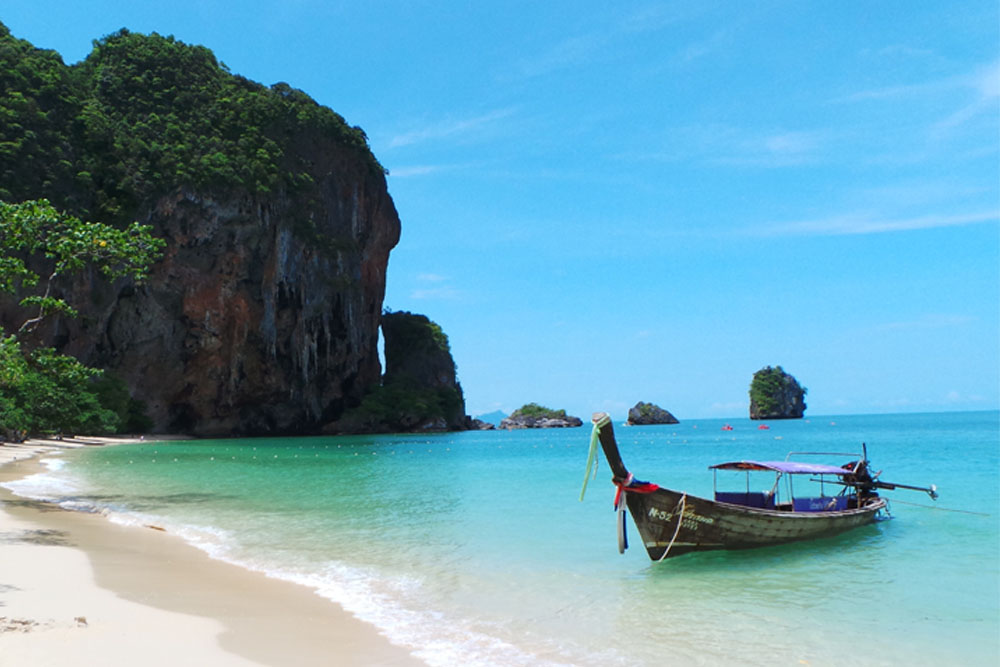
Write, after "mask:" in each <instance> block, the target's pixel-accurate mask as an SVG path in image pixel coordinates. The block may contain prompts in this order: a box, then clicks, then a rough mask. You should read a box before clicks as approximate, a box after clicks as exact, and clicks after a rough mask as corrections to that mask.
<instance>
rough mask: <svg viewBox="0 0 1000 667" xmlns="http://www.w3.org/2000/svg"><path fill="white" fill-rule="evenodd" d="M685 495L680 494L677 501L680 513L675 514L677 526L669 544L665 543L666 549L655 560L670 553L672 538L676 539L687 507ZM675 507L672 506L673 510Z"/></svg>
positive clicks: (686, 495) (672, 543) (672, 544)
mask: <svg viewBox="0 0 1000 667" xmlns="http://www.w3.org/2000/svg"><path fill="white" fill-rule="evenodd" d="M687 497H688V494H687V493H684V494H682V495H681V499H680V501H679V502H678V503H677V507H680V508H681V511H680V513H679V514H678V515H677V527H676V528H674V535H673V537H671V538H670V544H668V545H667V548H666V550H665V551H664V552H663V555H662V556H660V559H659V560H658V561H657V562H660V561H662V560H663V559H664V558H666V557H667V555H668V554H669V553H670V549H671V548H673V546H674V540H676V539H677V533H679V532H681V522H682V521H683V520H684V510H685V509H686V508H687ZM677 507H675V508H674V511H675V512H676V511H677Z"/></svg>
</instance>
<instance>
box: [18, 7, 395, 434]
mask: <svg viewBox="0 0 1000 667" xmlns="http://www.w3.org/2000/svg"><path fill="white" fill-rule="evenodd" d="M0 28H2V26H0ZM0 42H2V44H0V46H4V48H3V49H0V64H3V65H4V68H5V69H4V71H14V70H15V69H16V70H17V71H18V76H17V77H14V78H11V79H10V81H9V82H8V81H7V80H6V79H5V80H4V81H5V85H4V89H3V91H0V92H2V94H0V110H2V109H7V110H8V111H9V114H15V115H16V114H18V113H21V112H20V111H18V109H21V108H22V107H23V108H25V109H28V110H29V111H31V113H28V111H26V112H24V113H23V114H22V115H24V118H23V119H19V122H22V123H28V122H31V123H35V124H39V123H43V122H44V125H38V129H37V131H33V133H32V134H33V136H37V137H42V138H44V139H45V141H44V142H43V141H41V139H38V140H34V139H33V140H32V141H33V143H32V142H28V141H27V140H22V139H23V137H21V134H24V133H20V134H17V133H14V134H11V135H10V137H7V135H6V134H4V133H5V132H6V131H7V129H9V128H10V127H13V126H6V127H4V128H0V139H5V137H6V139H10V141H11V142H15V143H16V142H17V141H20V143H19V144H17V146H15V148H16V149H17V150H18V151H21V152H24V153H25V155H27V154H28V153H27V152H30V153H31V156H32V169H31V170H25V169H19V168H18V163H19V162H22V163H23V161H24V159H22V158H21V157H18V156H19V155H20V153H17V152H11V151H5V152H0V174H4V175H5V176H4V180H3V182H2V183H0V195H2V196H3V197H4V198H7V199H9V200H11V201H19V200H22V199H30V198H40V197H46V198H49V199H51V200H52V201H53V203H54V204H56V206H58V207H59V208H62V209H66V210H68V211H70V212H72V213H74V214H76V215H79V216H81V217H84V218H90V219H98V220H102V221H104V222H109V223H121V222H123V221H129V220H138V221H140V222H142V223H147V224H151V225H152V226H153V228H154V233H155V234H157V235H158V236H161V237H162V238H164V239H166V241H167V247H166V250H165V253H164V256H163V259H162V260H161V261H160V262H158V263H157V264H156V265H155V266H154V267H153V270H152V274H151V277H150V279H149V281H148V282H147V283H146V284H145V285H143V286H141V287H135V286H133V285H132V284H130V283H128V282H124V281H120V282H118V283H115V284H113V285H108V284H106V283H102V282H101V281H99V280H96V279H90V278H88V277H84V278H83V279H81V280H79V281H77V282H75V283H73V284H65V283H64V284H62V285H60V290H61V292H62V295H64V296H66V297H67V298H68V300H69V301H70V303H72V304H73V305H74V306H76V307H77V308H78V310H79V311H80V316H79V317H77V318H74V319H66V318H62V319H53V320H51V321H50V322H48V324H47V325H46V326H45V327H44V328H42V329H40V330H39V331H38V336H37V338H36V339H34V340H33V341H32V343H33V344H46V345H53V346H55V347H57V348H58V349H59V350H60V351H62V352H64V353H67V354H72V355H74V356H77V357H78V358H80V359H81V361H83V362H84V363H86V364H88V365H92V366H98V367H102V368H106V369H110V370H111V371H113V372H114V374H115V375H117V376H119V377H120V378H122V379H123V380H125V381H126V383H127V384H128V386H129V387H130V389H131V391H132V393H133V396H135V397H136V398H138V399H141V400H143V401H145V402H146V404H147V406H148V413H149V416H150V417H152V419H153V422H154V428H153V430H154V431H156V432H169V431H177V432H183V433H191V434H196V435H205V436H211V435H230V434H279V433H288V434H294V433H315V432H319V431H320V430H321V429H322V427H323V425H324V424H326V423H328V422H331V421H334V420H336V419H337V418H338V417H339V416H340V415H341V414H342V413H343V412H344V410H345V409H347V408H350V407H352V406H355V405H357V404H358V403H359V402H360V401H361V399H362V397H363V395H364V391H365V389H366V388H367V387H369V386H372V385H377V384H378V382H379V378H380V375H381V368H380V363H379V359H378V351H377V340H378V331H379V325H380V319H381V314H382V300H383V296H384V291H385V278H386V266H387V262H388V257H389V252H390V250H391V249H392V248H393V247H394V246H395V244H396V243H397V242H398V239H399V233H400V223H399V218H398V216H397V214H396V210H395V206H394V205H393V202H392V199H391V197H390V196H389V194H388V191H387V188H386V180H385V175H384V172H383V171H382V169H381V167H380V166H379V165H378V162H377V161H376V160H375V159H374V157H373V156H372V154H371V152H370V151H369V149H368V146H367V141H366V139H365V136H364V133H363V132H362V131H361V130H360V129H359V128H352V127H350V126H348V125H346V123H345V122H344V120H343V118H341V117H340V116H338V115H337V114H336V113H334V112H333V111H331V110H330V109H328V108H326V107H322V106H320V105H318V104H317V103H316V102H315V101H313V100H312V99H311V98H309V97H308V96H307V95H305V94H304V93H302V92H301V91H296V90H294V89H292V88H290V87H289V86H288V85H287V84H276V85H274V86H272V87H270V88H268V87H264V86H261V85H260V84H256V83H254V82H251V81H248V80H246V79H243V78H242V77H238V76H235V75H232V74H230V73H229V72H228V70H226V69H225V67H224V66H222V65H220V64H219V63H218V62H217V61H216V60H215V58H214V56H213V55H212V54H211V52H210V51H209V50H208V49H205V48H204V47H192V46H188V45H185V44H183V43H181V42H178V41H176V40H174V39H173V38H164V37H160V36H158V35H156V34H155V33H154V34H153V35H149V36H145V35H135V34H132V33H129V32H128V31H125V30H123V31H121V32H119V33H116V34H115V35H111V36H109V37H107V38H105V39H103V40H100V41H98V42H95V48H94V51H93V53H92V54H91V55H90V56H88V58H87V59H86V61H84V62H83V63H81V64H80V65H75V66H71V67H67V66H65V65H63V64H62V61H61V59H59V58H58V57H57V56H55V55H54V54H52V53H51V52H44V51H40V50H37V49H34V48H33V47H31V45H29V44H27V43H26V42H23V41H20V40H16V39H14V38H13V37H11V36H10V35H9V32H8V31H6V29H5V28H2V29H0ZM53 82H54V83H53ZM8 83H9V85H8ZM46 86H47V87H46ZM53 87H57V89H56V90H55V92H53ZM15 88H16V89H15ZM18 100H21V101H22V102H23V101H24V100H27V101H26V102H23V103H21V102H18ZM15 102H18V104H19V105H20V106H17V105H15V104H14V103H15ZM53 105H55V106H53ZM50 107H51V108H50ZM35 111H38V113H34V112H35ZM57 112H58V113H57ZM9 114H8V115H9ZM43 130H44V133H43ZM43 134H44V136H43ZM15 135H16V136H15ZM19 137H21V139H19ZM12 150H13V149H12ZM67 164H68V165H69V166H66V165H67ZM59 169H63V170H68V171H66V175H65V178H64V177H62V176H60V177H59V178H55V177H54V176H46V174H61V173H62V172H60V171H59ZM12 303H16V299H15V300H11V299H7V300H5V301H4V302H2V303H0V325H2V326H3V327H4V329H5V330H6V331H8V332H9V331H13V330H16V329H17V326H18V324H19V323H20V322H23V321H24V314H23V313H22V312H19V311H18V309H17V308H16V307H14V306H13V305H12Z"/></svg>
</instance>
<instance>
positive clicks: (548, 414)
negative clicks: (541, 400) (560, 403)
mask: <svg viewBox="0 0 1000 667" xmlns="http://www.w3.org/2000/svg"><path fill="white" fill-rule="evenodd" d="M516 417H533V418H535V419H566V411H565V410H552V409H549V408H546V407H544V406H541V405H539V404H538V403H526V404H524V405H522V406H521V407H520V408H518V409H517V410H514V412H513V413H511V415H510V418H511V419H514V418H516Z"/></svg>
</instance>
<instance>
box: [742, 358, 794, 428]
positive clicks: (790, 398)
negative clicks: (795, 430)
mask: <svg viewBox="0 0 1000 667" xmlns="http://www.w3.org/2000/svg"><path fill="white" fill-rule="evenodd" d="M805 395H806V389H805V388H804V387H802V386H801V385H799V383H798V380H796V379H795V378H794V377H792V376H791V375H789V374H788V373H786V372H785V371H784V370H783V369H782V368H781V366H775V367H774V368H772V367H770V366H767V367H765V368H762V369H760V370H759V371H757V372H756V373H754V376H753V380H752V381H751V383H750V419H801V418H802V415H803V414H805V410H806V403H805Z"/></svg>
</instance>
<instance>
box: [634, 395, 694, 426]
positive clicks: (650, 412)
mask: <svg viewBox="0 0 1000 667" xmlns="http://www.w3.org/2000/svg"><path fill="white" fill-rule="evenodd" d="M625 423H626V424H629V425H636V426H644V425H648V424H679V423H680V422H679V421H678V420H677V417H674V416H673V415H672V414H670V412H669V411H668V410H664V409H663V408H661V407H660V406H658V405H655V404H653V403H643V402H642V401H639V402H638V403H636V404H635V405H634V406H632V407H631V408H629V411H628V419H627V420H626V422H625Z"/></svg>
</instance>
